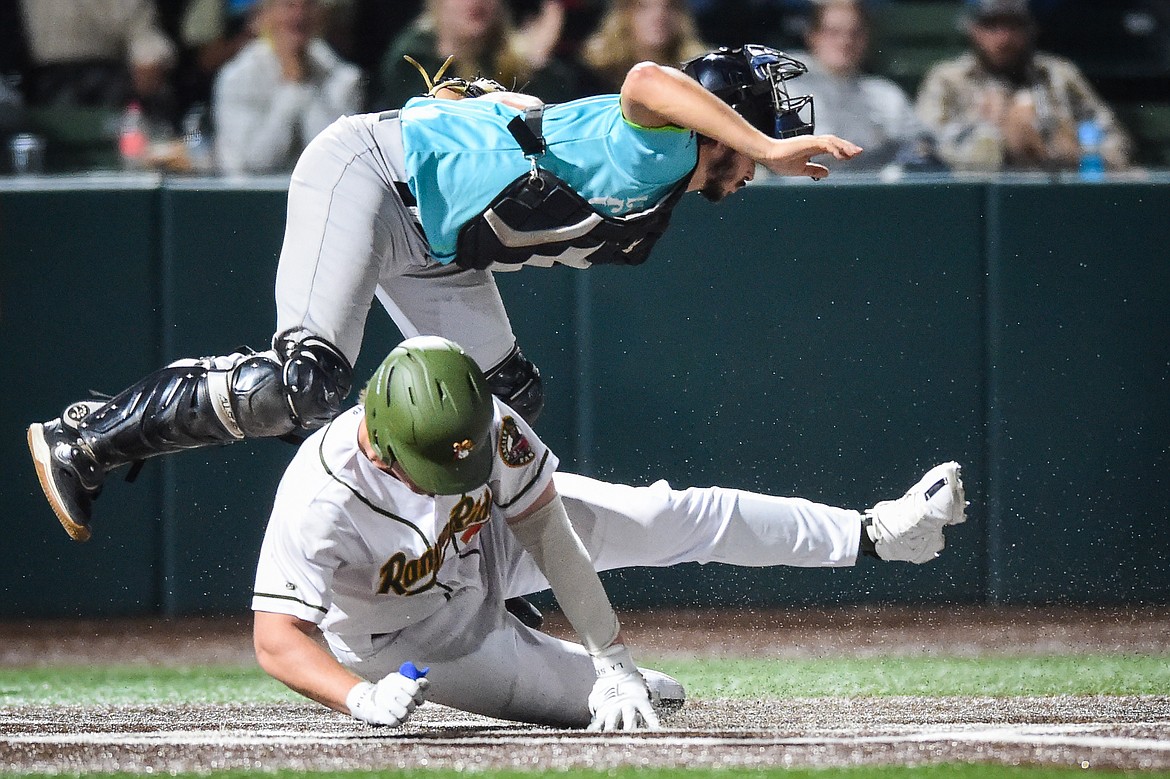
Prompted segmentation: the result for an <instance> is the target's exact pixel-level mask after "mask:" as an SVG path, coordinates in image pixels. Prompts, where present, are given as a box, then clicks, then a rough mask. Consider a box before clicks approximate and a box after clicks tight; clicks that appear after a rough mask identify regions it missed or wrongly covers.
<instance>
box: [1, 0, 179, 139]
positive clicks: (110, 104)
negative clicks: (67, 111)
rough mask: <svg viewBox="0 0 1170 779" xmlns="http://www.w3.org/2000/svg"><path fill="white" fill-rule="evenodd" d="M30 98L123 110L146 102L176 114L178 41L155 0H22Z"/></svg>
mask: <svg viewBox="0 0 1170 779" xmlns="http://www.w3.org/2000/svg"><path fill="white" fill-rule="evenodd" d="M20 8H21V12H22V17H23V22H24V32H25V37H26V43H27V46H28V56H29V68H28V71H27V73H26V76H25V83H24V85H23V86H24V93H25V98H26V100H27V101H28V103H29V105H30V106H37V107H41V106H55V107H56V106H65V107H88V108H108V109H112V110H121V109H122V108H123V107H125V106H126V104H127V103H129V102H131V101H137V102H139V103H141V104H142V105H143V106H144V107H145V108H146V110H147V112H148V113H150V114H153V115H155V116H156V117H161V116H168V117H170V116H171V115H172V114H173V110H174V109H173V106H172V105H171V102H172V96H171V89H170V83H169V77H170V73H171V69H172V68H173V66H174V63H175V54H176V49H175V45H174V43H172V41H171V40H170V38H168V37H167V36H166V35H165V34H164V33H163V32H162V30H161V29H160V27H159V23H158V9H157V8H156V7H155V4H154V2H153V1H152V0H87V2H84V3H79V2H77V1H76V0H20Z"/></svg>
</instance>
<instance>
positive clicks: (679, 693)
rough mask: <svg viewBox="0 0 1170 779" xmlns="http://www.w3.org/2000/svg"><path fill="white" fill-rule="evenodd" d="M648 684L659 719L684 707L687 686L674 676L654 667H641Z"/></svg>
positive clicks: (652, 703) (640, 669) (652, 704)
mask: <svg viewBox="0 0 1170 779" xmlns="http://www.w3.org/2000/svg"><path fill="white" fill-rule="evenodd" d="M638 671H639V672H640V673H641V674H642V678H643V679H645V680H646V686H647V687H649V688H650V705H651V706H652V707H654V713H655V714H657V715H658V717H659V719H661V718H662V717H663V715H667V714H673V713H674V712H676V711H678V710H679V709H681V708H682V705H683V703H684V702H685V701H686V699H687V691H686V688H684V687H683V686H682V683H681V682H679V680H678V679H675V678H674V677H673V676H667V675H666V674H664V673H662V672H661V671H655V670H654V669H653V668H639V669H638Z"/></svg>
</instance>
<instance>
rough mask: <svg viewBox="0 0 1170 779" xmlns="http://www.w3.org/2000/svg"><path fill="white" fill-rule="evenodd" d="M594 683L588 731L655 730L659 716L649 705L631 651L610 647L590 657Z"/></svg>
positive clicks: (590, 696) (643, 680) (646, 689)
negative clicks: (594, 675)
mask: <svg viewBox="0 0 1170 779" xmlns="http://www.w3.org/2000/svg"><path fill="white" fill-rule="evenodd" d="M593 667H594V668H595V669H596V670H597V681H596V682H595V683H594V685H593V691H592V692H590V693H589V713H590V714H592V715H593V720H592V721H591V722H590V723H589V729H590V730H656V729H657V728H658V727H659V724H658V715H657V714H655V713H654V709H653V708H651V706H650V688H649V687H647V686H646V680H645V679H643V678H642V674H640V673H638V667H637V666H636V665H634V661H633V659H632V658H631V657H630V652H629V650H628V649H626V647H625V646H624V645H622V644H611V645H610V646H609V647H608V648H606V649H603V650H601V651H600V652H598V653H597V654H595V655H593Z"/></svg>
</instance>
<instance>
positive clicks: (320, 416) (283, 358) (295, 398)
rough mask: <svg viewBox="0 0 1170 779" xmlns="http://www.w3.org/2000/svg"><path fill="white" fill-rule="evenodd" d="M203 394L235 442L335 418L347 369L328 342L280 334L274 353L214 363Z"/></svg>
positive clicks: (348, 379)
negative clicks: (207, 397)
mask: <svg viewBox="0 0 1170 779" xmlns="http://www.w3.org/2000/svg"><path fill="white" fill-rule="evenodd" d="M207 381H208V389H209V390H210V394H211V399H212V407H213V408H214V409H215V413H216V415H217V417H218V418H219V421H220V422H221V423H222V424H223V426H224V427H225V428H227V429H228V431H229V432H231V433H232V434H233V435H234V436H235V437H236V438H245V437H247V438H267V437H271V436H282V435H287V434H288V433H291V432H293V431H294V430H296V429H298V428H300V429H303V430H313V429H315V428H318V427H321V426H322V425H324V424H325V423H327V422H328V421H329V420H331V419H333V418H334V417H335V416H337V414H338V413H340V411H341V404H342V403H343V402H344V401H345V398H346V396H347V395H349V391H350V388H351V386H352V384H353V369H352V368H350V365H349V360H347V359H346V358H345V355H343V354H342V353H341V352H340V351H338V350H337V348H336V347H334V346H333V345H332V344H330V343H329V342H328V341H326V340H324V339H321V338H318V337H316V336H312V335H307V334H305V333H303V332H301V333H296V334H281V335H280V336H277V338H276V339H274V348H273V349H271V350H269V351H267V352H260V353H251V352H250V350H240V351H237V352H236V353H234V354H232V355H230V356H229V357H221V358H215V359H214V360H213V361H212V362H211V363H210V366H209V370H208V374H207Z"/></svg>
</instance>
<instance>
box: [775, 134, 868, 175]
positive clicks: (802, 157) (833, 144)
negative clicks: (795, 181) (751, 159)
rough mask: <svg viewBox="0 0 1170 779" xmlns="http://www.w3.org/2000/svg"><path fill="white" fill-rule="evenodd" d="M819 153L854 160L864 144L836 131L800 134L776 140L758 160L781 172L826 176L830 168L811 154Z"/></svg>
mask: <svg viewBox="0 0 1170 779" xmlns="http://www.w3.org/2000/svg"><path fill="white" fill-rule="evenodd" d="M818 154H829V155H832V157H833V158H834V159H838V160H851V159H853V158H854V157H856V156H857V155H858V154H861V147H860V146H858V145H857V144H855V143H851V142H850V141H847V140H845V139H844V138H838V137H837V136H836V135H801V136H797V137H796V138H781V139H777V140H773V141H772V142H771V143H770V144H769V145H768V148H767V151H766V152H765V154H764V155H763V156H762V157H761V158H760V159H758V160H756V161H757V162H759V163H760V164H761V165H763V166H764V167H765V168H767V169H768V170H770V171H772V172H773V173H776V174H778V175H780V176H811V177H812V178H814V179H823V178H824V177H825V176H827V175H829V169H828V168H826V167H825V166H824V165H821V164H819V163H816V162H812V158H813V157H816V156H817V155H818Z"/></svg>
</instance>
